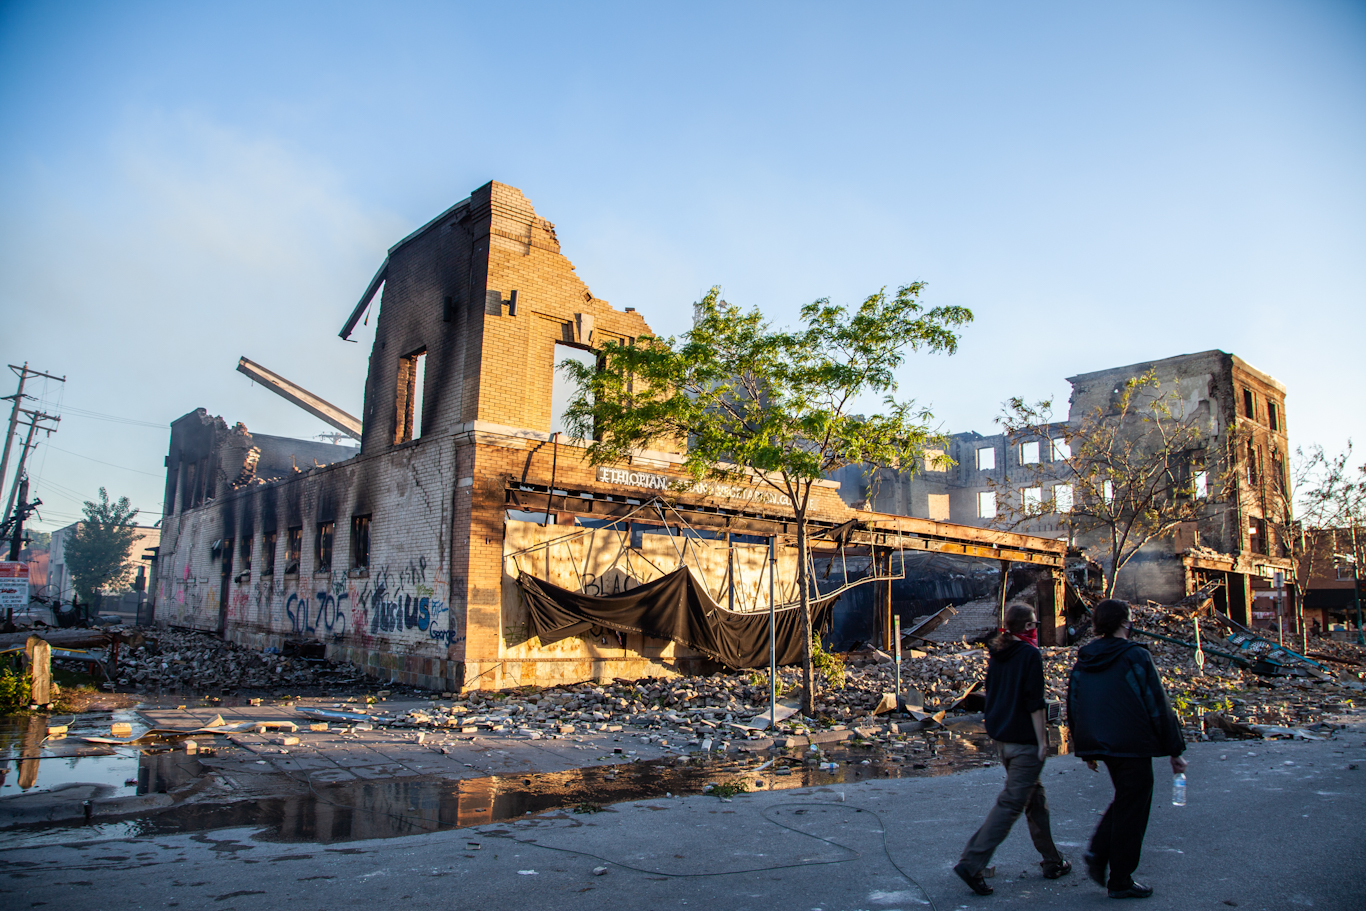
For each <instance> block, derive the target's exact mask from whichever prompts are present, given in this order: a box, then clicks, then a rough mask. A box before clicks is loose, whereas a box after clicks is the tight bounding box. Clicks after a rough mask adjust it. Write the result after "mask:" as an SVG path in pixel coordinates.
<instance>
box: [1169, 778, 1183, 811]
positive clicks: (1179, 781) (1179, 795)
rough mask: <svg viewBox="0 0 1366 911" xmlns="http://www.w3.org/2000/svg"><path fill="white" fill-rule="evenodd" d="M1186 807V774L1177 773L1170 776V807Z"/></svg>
mask: <svg viewBox="0 0 1366 911" xmlns="http://www.w3.org/2000/svg"><path fill="white" fill-rule="evenodd" d="M1185 805H1186V773H1185V772H1177V773H1176V774H1175V775H1173V776H1172V806H1174V807H1184V806H1185Z"/></svg>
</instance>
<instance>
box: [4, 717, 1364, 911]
mask: <svg viewBox="0 0 1366 911" xmlns="http://www.w3.org/2000/svg"><path fill="white" fill-rule="evenodd" d="M854 749H855V750H857V748H854ZM954 749H958V747H950V746H949V745H948V744H945V745H944V747H943V749H942V750H939V751H937V752H940V753H948V752H950V751H951V750H954ZM783 755H784V756H787V757H788V758H789V759H790V760H798V759H805V758H806V757H805V756H801V757H798V756H794V755H792V754H791V753H789V752H787V751H784V752H783ZM826 755H827V756H829V755H833V751H826ZM856 755H857V752H851V757H852V756H856ZM1188 756H1189V759H1190V761H1191V768H1190V772H1189V775H1190V779H1191V781H1190V802H1189V805H1188V806H1185V807H1173V806H1172V805H1171V804H1170V802H1169V801H1167V800H1165V799H1162V798H1161V797H1159V798H1158V799H1156V800H1154V805H1153V808H1152V820H1151V823H1150V825H1149V829H1148V836H1147V839H1146V842H1145V846H1144V853H1143V860H1142V864H1141V866H1140V868H1139V875H1140V879H1141V880H1142V881H1144V882H1146V883H1148V884H1149V885H1152V886H1153V887H1154V888H1155V889H1156V893H1155V895H1154V896H1153V898H1151V899H1149V900H1148V901H1146V902H1144V908H1146V909H1148V911H1158V909H1163V911H1166V909H1171V911H1190V909H1211V911H1214V909H1227V908H1240V909H1248V908H1254V909H1267V911H1271V909H1275V911H1279V909H1285V908H1292V909H1293V908H1325V909H1339V908H1342V909H1345V908H1354V907H1358V906H1359V904H1360V901H1359V895H1358V897H1357V898H1353V896H1354V895H1357V894H1358V890H1357V887H1356V885H1355V877H1354V876H1353V875H1351V874H1353V873H1355V872H1356V871H1358V870H1361V869H1366V842H1363V840H1362V839H1361V837H1360V834H1359V826H1360V819H1361V817H1362V815H1363V814H1364V813H1366V778H1363V777H1362V776H1363V775H1366V730H1363V729H1362V728H1361V727H1357V728H1356V729H1354V730H1352V731H1348V732H1339V733H1338V734H1336V735H1335V736H1334V738H1333V739H1331V740H1325V741H1314V742H1295V743H1291V742H1285V741H1282V742H1265V741H1248V742H1245V743H1225V744H1217V743H1196V744H1192V745H1191V749H1190V752H1189V754H1188ZM759 758H760V757H758V756H755V757H745V758H744V760H743V761H745V762H748V761H750V760H758V759H759ZM940 758H941V757H931V762H929V763H926V768H925V769H918V770H917V769H914V768H912V771H914V772H918V773H926V772H929V771H931V770H932V769H933V767H934V763H935V762H936V761H937V760H938V759H940ZM943 758H945V759H946V761H947V757H943ZM763 761H766V759H765V760H763ZM678 764H679V763H678V762H675V763H674V765H678ZM636 765H637V766H643V765H644V763H637V764H636ZM876 765H877V763H876V762H870V763H869V765H868V766H863V765H862V760H859V761H857V762H852V759H851V762H850V763H844V764H842V765H840V766H838V767H837V769H836V771H837V772H843V773H844V774H846V775H849V774H853V775H855V776H857V775H860V774H864V775H869V777H867V778H865V779H864V780H861V781H848V780H846V781H844V782H841V783H832V784H819V783H816V784H813V785H812V786H810V787H806V788H804V789H802V790H799V791H798V790H786V791H781V792H774V793H769V792H768V790H767V789H761V790H757V791H754V792H751V793H747V794H742V795H738V796H736V797H734V798H733V799H730V800H722V799H717V798H715V797H712V796H708V795H698V794H687V795H680V794H679V792H677V791H675V792H674V797H673V798H667V797H661V798H654V799H640V800H626V801H621V802H617V803H613V804H611V805H609V806H606V807H605V809H603V810H602V811H601V812H584V813H576V812H574V811H573V810H572V809H565V810H558V811H556V810H546V811H544V812H540V813H536V814H533V815H530V816H527V815H523V816H521V817H520V818H509V819H505V820H502V821H491V822H489V823H486V824H482V825H473V826H470V827H467V828H462V829H460V830H454V831H441V832H431V833H422V834H417V835H415V836H413V837H408V838H404V837H397V838H384V839H374V840H354V841H351V842H349V843H347V844H333V845H318V846H310V845H305V844H299V843H295V842H290V843H272V842H271V841H269V840H267V839H262V838H260V837H257V836H255V834H254V833H255V831H256V830H255V828H254V827H244V828H236V829H232V828H224V829H217V830H214V831H205V832H196V833H184V834H173V833H163V834H138V833H136V832H132V831H127V832H125V833H124V835H123V837H119V836H117V835H116V834H115V833H109V832H105V833H102V832H100V831H99V829H100V828H101V827H100V826H92V827H90V828H89V829H85V830H72V829H66V830H64V833H63V834H64V836H65V837H64V839H63V840H62V841H60V842H51V841H39V840H33V841H26V842H24V843H23V844H22V845H20V846H17V847H12V848H8V849H7V850H5V851H3V852H0V907H5V908H11V907H13V908H26V907H35V906H38V905H40V904H46V905H47V906H51V907H60V908H63V909H65V911H86V909H90V911H96V909H100V911H103V909H107V908H109V907H111V906H118V907H129V908H139V907H159V908H166V907H194V908H215V909H223V911H226V909H236V911H255V909H273V908H279V907H296V906H297V907H302V908H327V909H329V911H345V909H351V908H359V909H373V908H378V907H389V906H392V905H395V904H396V903H397V904H399V906H401V907H403V908H405V909H412V911H425V909H428V908H431V909H448V908H451V907H458V908H471V909H480V908H494V907H513V908H520V907H553V908H556V909H565V911H576V909H580V908H582V909H584V911H618V909H620V911H636V909H640V908H649V909H653V908H679V909H683V911H687V909H688V908H695V907H698V906H703V907H705V908H707V909H709V911H728V909H732V908H734V909H751V908H755V907H777V908H798V909H815V908H820V909H823V911H853V909H885V911H894V909H901V911H909V909H911V908H920V907H927V908H937V909H943V911H950V909H965V908H966V909H971V908H975V907H977V906H978V905H979V904H980V905H981V906H982V907H986V905H988V904H989V905H991V906H992V907H993V908H1002V909H1005V908H1019V909H1021V911H1025V909H1037V908H1040V907H1046V908H1050V909H1059V911H1084V909H1092V908H1100V907H1107V906H1109V905H1110V904H1111V903H1110V902H1109V900H1108V899H1106V897H1105V893H1104V891H1103V890H1101V889H1099V888H1097V887H1096V886H1095V885H1094V884H1093V883H1091V882H1090V881H1089V880H1088V879H1087V878H1086V877H1085V876H1084V875H1082V873H1081V872H1080V870H1077V871H1074V872H1073V874H1072V875H1070V876H1067V877H1064V878H1062V879H1060V880H1055V881H1049V880H1045V879H1043V878H1042V877H1041V876H1040V873H1039V868H1038V866H1037V861H1038V856H1037V854H1036V853H1035V851H1034V849H1033V847H1032V845H1031V844H1030V839H1029V837H1028V834H1027V832H1025V831H1024V829H1025V827H1024V826H1023V825H1022V824H1021V825H1017V826H1016V831H1014V832H1013V833H1012V834H1011V836H1010V838H1008V839H1007V840H1006V842H1005V843H1004V844H1003V845H1002V846H1001V849H1000V850H999V851H998V852H997V854H996V857H995V859H994V864H995V867H996V875H995V877H993V879H992V880H991V883H992V884H993V885H994V887H995V889H996V894H995V895H994V896H992V897H991V898H989V899H979V898H977V897H976V896H973V895H972V894H971V893H969V892H968V890H967V889H966V887H965V886H964V885H963V883H962V882H960V881H959V880H958V879H957V877H955V876H954V875H953V873H952V869H951V868H952V865H953V863H954V861H956V860H957V858H958V855H959V852H960V851H961V849H962V846H963V844H964V842H965V841H966V840H967V838H968V837H969V836H970V835H971V834H972V831H973V830H974V829H975V828H976V827H977V825H978V824H979V823H980V822H981V818H982V816H983V815H984V814H985V813H986V811H987V809H988V808H989V807H990V805H991V801H992V799H993V798H994V797H995V795H996V792H997V791H998V790H999V789H1000V785H1001V778H1002V776H1001V770H1000V768H999V766H995V767H993V768H986V767H979V768H977V769H975V770H968V771H964V772H961V773H959V774H928V775H925V774H918V775H913V776H908V777H904V778H900V779H896V778H877V777H876V776H874V775H871V774H870V771H869V770H871V769H872V768H873V767H875V766H876ZM896 765H898V766H900V765H905V763H897V764H896ZM910 765H911V766H912V767H913V766H914V763H910ZM802 766H803V768H807V766H806V765H805V763H802ZM852 766H858V767H859V768H858V770H854V769H852ZM772 768H773V766H770V767H769V769H772ZM810 768H811V769H812V774H813V775H820V774H822V770H820V769H819V768H818V767H815V766H812V767H810ZM888 771H890V770H888ZM624 774H625V769H622V768H620V767H619V770H618V775H624ZM747 774H758V775H760V776H762V775H766V774H769V771H768V770H763V771H762V772H761V771H759V770H758V769H749V770H748V772H747ZM799 774H801V775H805V774H806V773H805V772H803V773H798V772H796V771H793V772H792V773H791V777H792V778H794V779H795V778H797V777H798V775H799ZM779 777H784V778H786V777H789V776H779ZM1045 779H1046V781H1047V787H1048V798H1049V804H1050V807H1051V812H1052V822H1053V833H1054V837H1055V839H1056V840H1057V842H1058V844H1059V846H1060V847H1061V848H1062V850H1063V851H1064V853H1066V854H1067V855H1069V856H1070V857H1072V859H1073V861H1074V862H1075V861H1076V859H1077V857H1078V855H1079V854H1080V853H1081V851H1082V850H1083V849H1084V846H1085V844H1086V840H1087V838H1088V837H1089V835H1090V832H1091V830H1092V828H1093V827H1094V826H1095V822H1096V818H1097V814H1098V813H1099V811H1100V810H1102V809H1103V808H1104V806H1105V804H1106V803H1107V802H1108V801H1109V799H1110V795H1111V787H1110V784H1109V781H1108V779H1107V778H1106V776H1105V775H1104V774H1093V773H1091V772H1089V771H1087V770H1086V768H1085V766H1084V765H1083V764H1082V763H1081V762H1080V761H1078V760H1076V759H1072V758H1066V757H1064V758H1060V759H1055V760H1050V762H1049V763H1048V765H1047V766H1046V767H1045ZM810 780H818V779H810ZM367 784H368V783H362V782H357V783H355V784H352V785H350V786H351V787H362V786H366V785H367ZM455 784H459V785H461V786H463V784H464V783H463V782H461V783H453V784H452V786H454V785H455ZM385 786H387V785H385ZM407 796H408V795H406V794H401V793H399V792H395V793H394V794H392V795H391V799H392V800H393V801H394V802H393V803H391V804H389V805H388V807H389V809H390V810H392V811H395V812H407V807H408V806H416V805H415V804H402V803H399V802H398V801H399V800H400V799H406V798H407ZM478 806H482V804H481V805H478ZM495 806H497V803H496V798H495ZM400 808H402V809H401V810H400ZM585 809H588V808H585ZM1268 832H1274V833H1276V837H1274V838H1268V837H1266V836H1265V833H1268ZM1324 858H1331V862H1325V860H1324Z"/></svg>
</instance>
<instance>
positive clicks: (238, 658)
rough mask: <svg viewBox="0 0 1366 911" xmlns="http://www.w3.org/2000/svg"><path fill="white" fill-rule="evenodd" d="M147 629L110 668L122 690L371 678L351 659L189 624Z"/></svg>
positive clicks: (302, 684)
mask: <svg viewBox="0 0 1366 911" xmlns="http://www.w3.org/2000/svg"><path fill="white" fill-rule="evenodd" d="M143 633H144V636H143V642H142V644H141V645H139V646H138V647H136V648H128V649H121V650H120V653H119V657H118V666H117V668H116V669H115V670H114V671H113V672H112V673H111V676H113V677H114V680H115V683H116V684H117V687H118V689H119V690H121V691H124V692H134V693H157V692H160V691H166V692H180V691H183V690H191V691H196V692H210V691H214V690H218V691H221V692H222V693H223V694H224V695H231V694H233V693H235V692H236V691H238V690H242V689H247V690H251V689H286V690H289V691H299V690H306V689H310V688H317V687H338V686H357V687H358V686H360V685H363V684H365V683H366V682H367V681H366V677H365V674H364V673H362V672H361V671H360V670H359V669H358V668H355V667H352V666H351V665H349V664H338V663H333V662H329V661H325V660H322V659H306V658H296V657H286V656H284V655H279V654H268V653H265V652H259V651H255V650H253V649H249V648H245V647H242V646H239V645H236V644H235V643H232V642H225V641H223V640H222V639H219V638H217V637H216V636H212V635H209V634H207V633H200V632H193V631H188V630H175V629H157V630H145V631H143Z"/></svg>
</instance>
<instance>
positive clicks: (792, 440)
mask: <svg viewBox="0 0 1366 911" xmlns="http://www.w3.org/2000/svg"><path fill="white" fill-rule="evenodd" d="M922 288H923V283H920V282H917V283H915V284H912V285H907V286H905V287H903V288H899V289H898V290H897V292H896V294H895V295H890V296H889V295H888V294H887V293H886V292H885V290H883V291H879V292H878V293H876V294H874V295H872V296H870V297H869V298H868V299H867V300H865V301H863V303H862V304H860V305H859V306H858V307H856V308H854V309H852V310H849V309H846V308H845V307H841V306H836V305H833V304H831V303H830V302H829V300H826V299H822V300H818V301H816V302H815V303H812V304H809V305H807V306H805V307H803V308H802V314H801V316H802V321H803V323H804V326H803V327H802V328H799V329H795V330H791V331H786V330H776V329H773V328H772V327H770V326H769V324H768V323H767V322H765V320H764V318H763V316H762V315H761V314H760V313H759V311H758V310H751V311H749V312H743V311H741V310H740V308H738V307H735V306H733V305H731V304H728V303H726V302H725V301H723V300H721V299H720V295H719V291H718V289H716V288H713V289H712V290H711V291H710V292H709V293H708V294H707V295H706V297H704V298H703V299H702V300H701V301H700V302H699V303H698V304H697V305H696V309H695V313H694V321H693V327H692V329H690V330H689V331H687V332H685V333H683V334H682V335H681V336H679V337H678V338H657V337H652V336H646V337H642V338H639V339H637V340H636V341H635V343H634V344H631V345H622V344H615V343H609V344H608V345H607V346H606V347H605V348H603V349H602V351H601V352H600V357H599V359H598V364H597V365H596V367H594V366H589V365H586V364H582V363H579V362H578V361H574V360H566V361H564V362H563V363H562V364H561V367H562V368H564V369H565V370H567V371H568V372H569V375H570V376H571V378H572V379H573V380H574V381H575V384H576V387H577V391H576V393H575V395H574V397H573V399H572V401H571V402H570V405H569V408H568V409H567V411H566V422H567V424H568V426H569V429H570V432H571V433H573V434H574V435H576V436H578V437H579V438H581V439H585V440H593V443H592V445H591V446H590V448H589V451H588V454H589V459H590V460H591V461H592V463H593V464H595V465H601V464H608V463H614V462H621V461H625V460H626V459H627V458H629V457H630V455H631V454H632V452H634V451H636V450H639V449H641V448H645V447H647V446H649V445H651V444H654V445H658V443H659V441H660V440H671V441H675V442H677V443H680V444H684V446H685V462H684V467H685V469H686V471H687V472H688V473H689V474H690V475H691V476H692V477H693V478H694V479H695V480H696V481H699V482H700V481H705V480H717V481H726V482H729V483H740V484H749V483H752V482H757V483H758V484H760V485H764V486H766V487H768V488H771V489H772V490H774V491H776V492H777V493H778V494H779V495H780V496H781V497H782V498H783V499H784V500H785V501H786V502H787V503H788V504H789V505H790V508H791V510H792V516H793V518H794V520H795V521H794V524H795V525H796V528H797V551H798V560H797V566H798V570H797V573H798V575H797V589H798V591H799V592H800V597H801V610H802V620H803V629H804V632H805V640H806V645H805V649H804V651H803V660H802V664H803V674H804V680H805V687H804V688H803V695H802V706H803V711H804V712H805V713H806V714H807V715H812V714H813V713H814V674H813V669H812V650H811V642H812V629H811V593H810V586H809V585H808V580H807V571H808V566H807V559H808V558H807V554H808V534H807V515H808V512H809V509H810V507H811V492H812V488H813V487H814V485H815V484H816V482H817V481H819V480H821V479H822V478H824V477H826V476H827V475H828V474H829V473H830V472H832V471H835V470H837V469H839V468H843V467H845V466H847V465H854V464H863V465H868V466H871V467H874V468H876V467H881V466H889V467H904V468H907V469H909V468H911V467H912V466H914V464H915V462H916V459H917V458H918V457H920V456H921V455H922V454H923V452H924V449H925V446H926V444H927V443H928V442H930V441H932V440H933V441H938V437H937V436H936V435H934V434H933V433H932V432H931V430H930V428H929V427H928V426H927V423H926V422H927V421H928V420H929V419H930V417H931V415H930V413H929V412H928V411H926V410H924V409H921V408H917V407H916V406H915V405H914V404H913V403H912V402H909V401H900V402H899V401H897V400H896V399H895V398H894V396H893V395H892V393H894V392H895V391H896V388H897V384H896V379H895V373H896V369H897V368H898V367H899V366H900V365H901V363H902V362H903V360H904V357H905V353H906V352H907V351H908V350H910V351H915V350H919V349H924V350H927V351H942V352H947V353H950V354H952V353H953V352H954V351H956V350H957V346H958V335H957V333H956V332H955V331H954V329H955V327H958V326H962V325H964V324H966V323H968V322H970V321H971V320H972V313H971V312H970V311H968V310H967V309H965V308H962V307H936V308H934V309H930V310H926V309H925V307H924V306H923V305H922V304H921V303H920V301H919V300H918V298H919V295H920V292H921V290H922ZM870 395H882V396H884V399H883V401H884V405H885V410H886V413H885V414H881V415H873V416H871V417H870V416H865V415H863V414H854V413H851V412H852V409H853V408H854V407H855V406H856V405H858V404H859V403H861V402H866V399H867V397H868V396H870Z"/></svg>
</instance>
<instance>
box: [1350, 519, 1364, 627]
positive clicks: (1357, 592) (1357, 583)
mask: <svg viewBox="0 0 1366 911" xmlns="http://www.w3.org/2000/svg"><path fill="white" fill-rule="evenodd" d="M1352 599H1353V600H1354V601H1355V602H1356V606H1357V645H1366V637H1363V636H1362V634H1361V559H1360V554H1359V553H1358V552H1357V523H1356V522H1353V523H1352Z"/></svg>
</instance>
